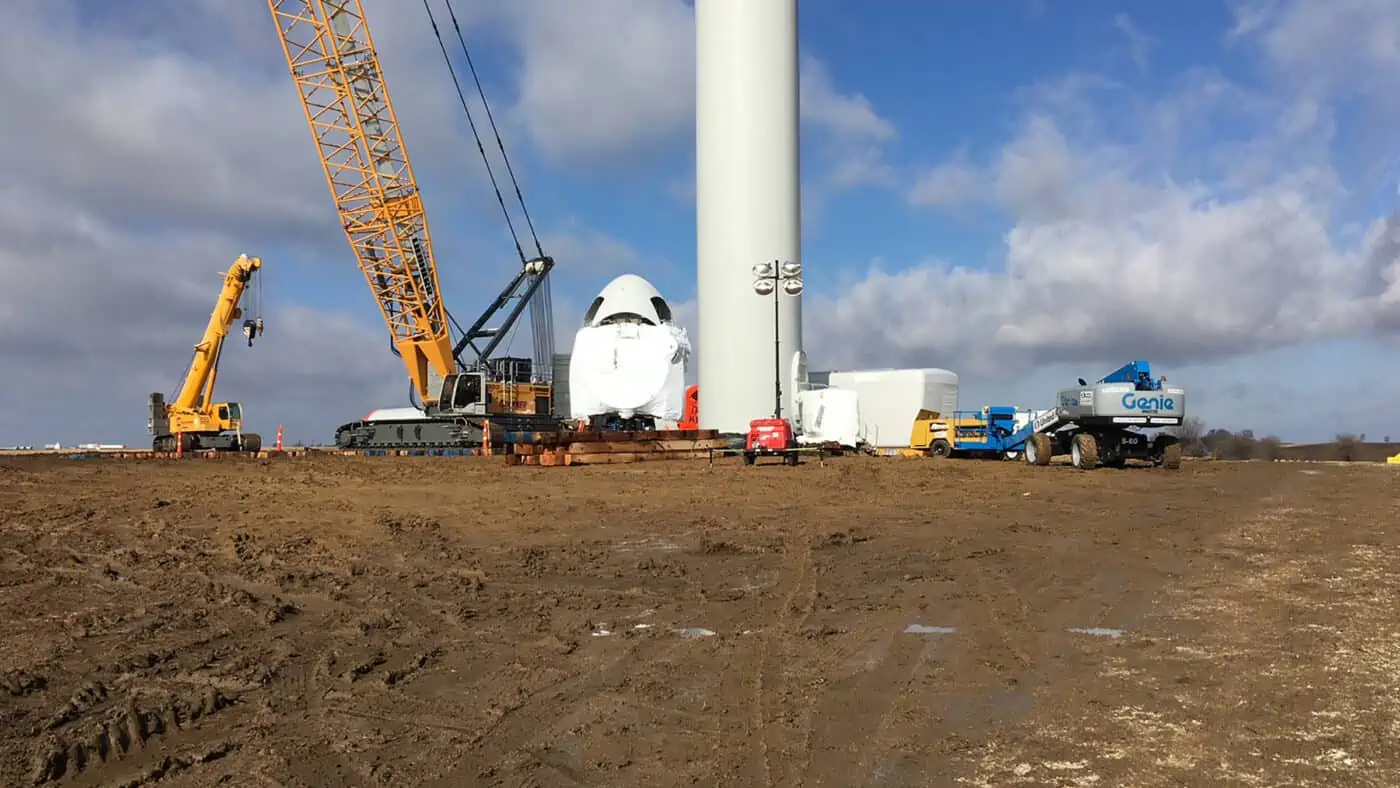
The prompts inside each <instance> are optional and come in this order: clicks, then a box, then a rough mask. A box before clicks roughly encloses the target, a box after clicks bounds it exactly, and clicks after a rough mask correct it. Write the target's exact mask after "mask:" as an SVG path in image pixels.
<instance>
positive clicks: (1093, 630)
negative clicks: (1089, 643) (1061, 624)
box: [1065, 627, 1123, 638]
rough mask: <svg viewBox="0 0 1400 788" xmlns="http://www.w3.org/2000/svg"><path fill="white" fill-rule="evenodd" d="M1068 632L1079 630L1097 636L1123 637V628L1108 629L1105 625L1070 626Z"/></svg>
mask: <svg viewBox="0 0 1400 788" xmlns="http://www.w3.org/2000/svg"><path fill="white" fill-rule="evenodd" d="M1065 631H1066V632H1077V633H1078V634H1081V635H1092V636H1094V637H1096V638H1119V637H1123V630H1121V629H1107V628H1104V627H1070V628H1069V629H1066V630H1065Z"/></svg>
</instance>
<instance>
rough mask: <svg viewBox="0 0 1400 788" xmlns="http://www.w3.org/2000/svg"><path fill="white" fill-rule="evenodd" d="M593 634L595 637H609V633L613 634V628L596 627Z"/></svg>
mask: <svg viewBox="0 0 1400 788" xmlns="http://www.w3.org/2000/svg"><path fill="white" fill-rule="evenodd" d="M592 634H593V637H595V638H605V637H607V636H608V635H611V634H612V630H611V629H595V630H593V633H592Z"/></svg>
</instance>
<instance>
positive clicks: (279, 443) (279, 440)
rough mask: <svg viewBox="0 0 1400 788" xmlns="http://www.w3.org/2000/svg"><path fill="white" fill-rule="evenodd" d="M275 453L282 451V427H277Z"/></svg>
mask: <svg viewBox="0 0 1400 788" xmlns="http://www.w3.org/2000/svg"><path fill="white" fill-rule="evenodd" d="M277 451H282V425H281V424H278V425H277Z"/></svg>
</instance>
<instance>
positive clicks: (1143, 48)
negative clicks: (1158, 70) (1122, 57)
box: [1113, 14, 1157, 72]
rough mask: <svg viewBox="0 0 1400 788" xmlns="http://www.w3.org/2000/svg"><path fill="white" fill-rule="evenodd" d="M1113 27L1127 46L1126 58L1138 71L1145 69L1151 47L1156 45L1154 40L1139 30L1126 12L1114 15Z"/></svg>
mask: <svg viewBox="0 0 1400 788" xmlns="http://www.w3.org/2000/svg"><path fill="white" fill-rule="evenodd" d="M1113 27H1114V29H1116V30H1117V31H1118V32H1119V33H1121V34H1122V35H1123V39H1124V44H1125V46H1127V48H1128V58H1129V59H1130V60H1132V61H1133V65H1135V66H1137V69H1138V71H1144V72H1145V71H1147V68H1148V56H1149V55H1150V54H1151V51H1152V47H1153V46H1154V45H1156V43H1157V42H1156V40H1155V39H1153V38H1152V37H1151V36H1149V35H1147V34H1146V33H1143V32H1142V31H1141V30H1139V29H1138V27H1137V25H1135V24H1133V20H1132V18H1131V17H1129V16H1128V15H1127V14H1116V15H1114V17H1113Z"/></svg>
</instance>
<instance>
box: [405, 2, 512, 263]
mask: <svg viewBox="0 0 1400 788" xmlns="http://www.w3.org/2000/svg"><path fill="white" fill-rule="evenodd" d="M423 10H424V11H426V12H427V13H428V22H429V24H431V25H432V26H433V36H434V37H436V38H437V42H438V48H439V49H441V50H442V59H443V62H445V63H446V64H447V73H448V74H450V75H451V76H452V86H453V87H455V88H456V89H457V100H458V101H460V102H461V104H462V112H463V113H465V114H466V116H467V125H469V126H470V127H471V130H472V137H473V138H474V139H475V140H476V149H477V151H478V152H480V153H481V162H482V163H483V164H485V165H486V175H487V177H488V178H490V179H491V188H492V189H494V190H495V192H496V202H498V203H500V206H501V213H502V215H504V216H505V218H506V228H507V229H508V230H509V231H510V238H511V241H512V242H514V243H515V251H516V254H518V255H519V256H520V262H521V264H524V263H525V262H526V259H527V258H526V257H525V248H524V247H523V246H521V245H520V236H519V235H518V234H517V233H516V232H515V223H514V222H512V221H511V218H510V210H509V209H508V208H506V198H505V196H504V195H502V194H501V186H500V183H499V182H497V180H496V172H495V170H493V169H492V168H491V159H490V157H489V156H487V155H486V146H485V145H484V144H482V142H481V134H480V133H479V132H478V131H477V128H476V120H474V119H473V118H472V111H471V108H470V107H468V106H467V96H466V93H465V92H463V90H462V83H461V82H460V81H459V80H458V79H457V69H455V68H453V67H452V56H451V55H449V54H447V44H446V43H445V42H444V41H443V40H442V31H441V30H439V29H438V23H437V16H436V15H435V14H433V7H432V6H431V5H429V4H428V0H423ZM507 166H509V165H507ZM511 177H512V178H513V177H514V176H513V175H512V176H511Z"/></svg>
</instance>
